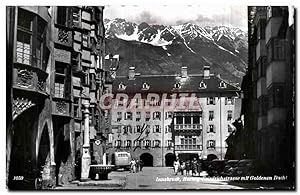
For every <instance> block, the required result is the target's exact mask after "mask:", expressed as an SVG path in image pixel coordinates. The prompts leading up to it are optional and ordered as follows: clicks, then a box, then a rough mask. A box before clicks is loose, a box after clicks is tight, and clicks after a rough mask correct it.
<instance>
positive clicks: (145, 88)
mask: <svg viewBox="0 0 300 195" xmlns="http://www.w3.org/2000/svg"><path fill="white" fill-rule="evenodd" d="M149 88H150V85H149V84H148V83H143V86H142V90H148V89H149Z"/></svg>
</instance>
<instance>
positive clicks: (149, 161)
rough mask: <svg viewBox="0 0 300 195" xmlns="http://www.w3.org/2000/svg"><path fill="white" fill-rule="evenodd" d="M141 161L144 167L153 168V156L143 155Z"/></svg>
mask: <svg viewBox="0 0 300 195" xmlns="http://www.w3.org/2000/svg"><path fill="white" fill-rule="evenodd" d="M140 160H142V161H143V162H144V167H153V156H152V155H151V154H149V153H143V154H142V155H141V156H140Z"/></svg>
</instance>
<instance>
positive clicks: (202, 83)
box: [199, 81, 206, 89]
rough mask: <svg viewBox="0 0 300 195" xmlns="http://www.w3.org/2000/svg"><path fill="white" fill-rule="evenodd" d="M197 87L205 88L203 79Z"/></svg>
mask: <svg viewBox="0 0 300 195" xmlns="http://www.w3.org/2000/svg"><path fill="white" fill-rule="evenodd" d="M199 88H200V89H206V84H205V83H204V82H203V81H201V83H200V84H199Z"/></svg>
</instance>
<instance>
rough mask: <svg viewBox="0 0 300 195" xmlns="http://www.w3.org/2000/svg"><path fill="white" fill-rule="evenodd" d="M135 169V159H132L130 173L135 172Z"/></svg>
mask: <svg viewBox="0 0 300 195" xmlns="http://www.w3.org/2000/svg"><path fill="white" fill-rule="evenodd" d="M135 169H136V163H135V160H134V159H131V161H130V173H135Z"/></svg>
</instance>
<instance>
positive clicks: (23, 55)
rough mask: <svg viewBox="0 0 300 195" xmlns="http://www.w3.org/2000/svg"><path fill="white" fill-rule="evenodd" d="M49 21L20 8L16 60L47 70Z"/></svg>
mask: <svg viewBox="0 0 300 195" xmlns="http://www.w3.org/2000/svg"><path fill="white" fill-rule="evenodd" d="M46 26H47V23H46V22H45V21H44V20H43V19H41V18H40V17H39V16H35V15H34V14H32V13H30V12H28V11H25V10H23V9H18V24H17V43H16V61H17V62H18V63H22V64H27V65H32V66H36V67H38V68H40V69H42V70H44V71H45V70H46V65H47V60H48V56H49V50H48V49H47V47H46V45H45V42H46V40H45V39H46V33H47V32H46Z"/></svg>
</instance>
